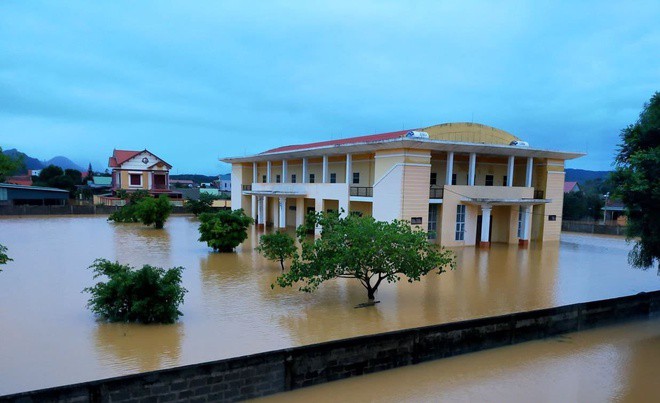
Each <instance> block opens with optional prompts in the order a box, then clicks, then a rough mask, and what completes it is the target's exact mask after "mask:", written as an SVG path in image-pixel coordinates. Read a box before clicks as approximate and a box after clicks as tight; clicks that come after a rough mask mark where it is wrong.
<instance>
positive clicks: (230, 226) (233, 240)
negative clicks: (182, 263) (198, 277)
mask: <svg viewBox="0 0 660 403" xmlns="http://www.w3.org/2000/svg"><path fill="white" fill-rule="evenodd" d="M199 221H200V225H199V233H200V237H199V240H200V241H201V242H206V244H207V245H208V246H209V247H211V248H213V250H215V251H220V252H231V251H232V250H234V248H235V247H237V246H238V245H240V244H241V242H243V241H245V240H246V239H247V228H248V227H249V226H250V224H252V223H253V222H254V220H253V219H252V218H251V217H248V216H247V215H245V213H244V212H243V210H242V209H241V210H221V211H219V212H217V213H203V214H201V215H200V216H199Z"/></svg>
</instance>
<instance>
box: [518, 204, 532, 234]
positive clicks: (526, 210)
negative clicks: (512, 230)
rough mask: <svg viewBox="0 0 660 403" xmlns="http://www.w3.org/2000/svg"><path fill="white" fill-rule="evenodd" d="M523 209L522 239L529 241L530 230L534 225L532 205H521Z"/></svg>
mask: <svg viewBox="0 0 660 403" xmlns="http://www.w3.org/2000/svg"><path fill="white" fill-rule="evenodd" d="M520 208H521V209H522V213H523V214H522V230H523V231H522V237H521V238H520V239H522V240H525V241H529V232H530V228H531V226H532V206H521V207H520Z"/></svg>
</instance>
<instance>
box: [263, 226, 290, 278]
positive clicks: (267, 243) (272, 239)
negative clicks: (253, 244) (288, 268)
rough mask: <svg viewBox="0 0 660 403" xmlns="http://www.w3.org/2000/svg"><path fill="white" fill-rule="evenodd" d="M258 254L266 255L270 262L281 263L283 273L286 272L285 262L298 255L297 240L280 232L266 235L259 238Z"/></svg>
mask: <svg viewBox="0 0 660 403" xmlns="http://www.w3.org/2000/svg"><path fill="white" fill-rule="evenodd" d="M257 252H259V253H261V254H262V255H264V257H265V258H266V259H268V260H273V261H276V262H280V265H281V266H282V271H284V261H285V260H286V259H290V258H292V257H294V256H295V254H296V245H295V240H294V239H293V238H291V237H290V236H289V235H287V234H286V233H284V232H280V231H277V232H275V233H273V234H264V235H262V236H261V237H260V238H259V246H257Z"/></svg>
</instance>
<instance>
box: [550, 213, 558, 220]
mask: <svg viewBox="0 0 660 403" xmlns="http://www.w3.org/2000/svg"><path fill="white" fill-rule="evenodd" d="M548 221H557V216H556V215H555V214H550V215H549V216H548Z"/></svg>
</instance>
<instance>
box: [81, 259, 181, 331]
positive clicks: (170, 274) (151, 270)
mask: <svg viewBox="0 0 660 403" xmlns="http://www.w3.org/2000/svg"><path fill="white" fill-rule="evenodd" d="M89 268H90V269H92V270H93V271H94V278H95V279H96V278H98V277H106V278H107V279H108V281H107V282H102V281H101V282H98V283H96V284H95V285H94V286H93V287H87V288H85V289H84V290H83V292H87V293H89V294H91V297H90V299H89V300H88V302H87V306H88V307H89V308H90V309H91V310H92V312H94V313H95V314H96V315H98V316H99V317H101V318H102V319H105V320H108V321H110V322H141V323H173V322H176V320H177V319H178V318H179V316H181V315H183V314H182V313H181V312H180V311H179V305H181V304H182V303H183V297H184V295H185V293H186V292H187V290H186V289H185V288H183V287H182V286H181V272H182V271H183V267H174V268H171V269H168V270H164V269H162V268H160V267H153V266H150V265H144V266H143V267H142V269H139V270H136V269H135V268H133V267H131V266H129V265H122V264H119V262H115V263H113V262H111V261H109V260H106V259H97V260H96V261H94V263H93V264H92V265H91V266H90V267H89Z"/></svg>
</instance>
